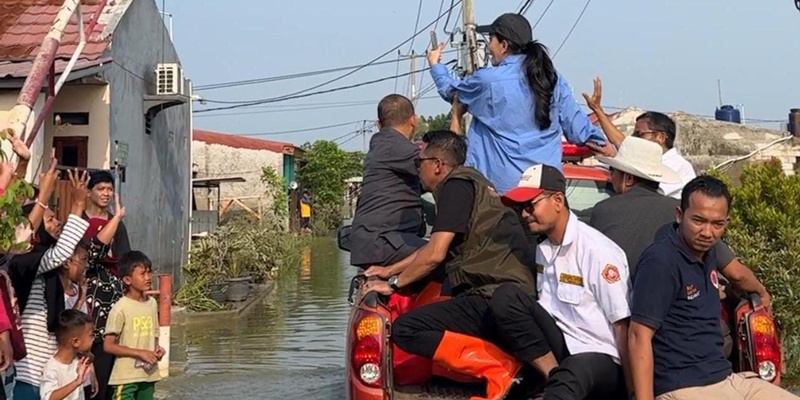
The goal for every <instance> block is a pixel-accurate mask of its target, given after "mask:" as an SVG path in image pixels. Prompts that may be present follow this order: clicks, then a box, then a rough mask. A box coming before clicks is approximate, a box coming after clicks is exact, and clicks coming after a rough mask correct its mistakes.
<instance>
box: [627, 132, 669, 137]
mask: <svg viewBox="0 0 800 400" xmlns="http://www.w3.org/2000/svg"><path fill="white" fill-rule="evenodd" d="M659 133H664V132H661V131H633V136H634V137H638V138H642V137H644V135H654V136H655V135H658V134H659Z"/></svg>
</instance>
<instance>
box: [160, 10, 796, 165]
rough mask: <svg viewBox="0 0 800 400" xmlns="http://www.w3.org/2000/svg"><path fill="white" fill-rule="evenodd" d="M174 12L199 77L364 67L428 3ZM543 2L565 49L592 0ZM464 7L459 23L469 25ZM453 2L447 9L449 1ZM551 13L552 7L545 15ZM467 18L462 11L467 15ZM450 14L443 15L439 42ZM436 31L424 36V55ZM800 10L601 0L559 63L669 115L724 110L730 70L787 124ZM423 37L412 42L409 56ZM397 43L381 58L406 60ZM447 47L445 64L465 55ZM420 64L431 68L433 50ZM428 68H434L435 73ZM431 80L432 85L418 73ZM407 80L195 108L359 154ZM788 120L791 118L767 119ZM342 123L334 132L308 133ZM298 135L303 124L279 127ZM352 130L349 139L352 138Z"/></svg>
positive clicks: (287, 83)
mask: <svg viewBox="0 0 800 400" xmlns="http://www.w3.org/2000/svg"><path fill="white" fill-rule="evenodd" d="M156 1H157V3H158V5H159V7H160V8H162V10H164V11H166V12H167V13H171V14H172V15H173V41H174V43H175V46H176V47H177V51H178V54H179V56H180V59H181V63H182V65H183V68H184V70H185V74H186V76H187V77H188V78H190V79H191V80H192V81H193V83H194V85H195V86H199V85H208V84H217V83H224V82H230V81H238V80H245V79H258V78H267V77H274V76H282V75H287V74H296V73H302V72H308V71H317V70H323V69H329V68H337V67H345V66H351V65H361V64H364V63H366V62H368V61H370V60H372V59H374V58H375V57H377V56H379V55H380V54H382V53H384V52H386V51H387V50H390V49H392V48H394V47H395V46H397V45H398V44H400V43H401V42H403V41H405V40H406V39H408V38H409V37H411V36H412V34H413V33H414V25H415V21H416V17H417V10H418V7H419V2H418V1H417V0H402V1H397V0H395V1H387V0H346V1H319V0H316V1H313V0H312V1H305V2H304V1H273V0H270V1H263V0H225V1H211V0H156ZM520 3H521V1H520V0H491V1H490V0H474V4H475V5H474V7H475V15H476V22H477V23H478V24H488V23H490V22H491V21H492V20H493V19H494V18H496V17H497V16H499V15H500V14H502V13H504V12H516V11H517V10H518V9H519V6H520ZM549 3H550V1H549V0H534V2H533V5H532V7H531V8H530V9H529V10H528V11H527V13H526V17H527V18H528V19H529V21H531V23H532V24H533V23H534V22H535V21H536V20H537V19H539V18H540V17H541V18H542V19H541V22H540V24H539V25H538V26H536V28H535V29H534V36H535V37H536V38H537V39H538V40H540V41H541V42H542V43H544V44H545V45H546V46H548V47H549V48H550V51H551V55H552V54H553V53H554V52H555V51H556V49H557V48H558V47H559V45H560V44H561V43H562V41H563V40H564V39H565V36H566V35H567V33H568V32H569V30H570V28H571V27H572V26H573V24H574V23H575V21H576V19H577V18H578V15H579V14H580V12H581V10H582V8H583V7H584V5H585V4H586V2H585V1H583V0H571V1H564V0H561V1H554V2H553V3H552V5H551V6H550V8H549V9H548V10H547V12H546V13H545V14H543V12H544V10H545V8H546V7H547V6H548V4H549ZM442 4H444V10H447V9H448V8H449V7H450V1H449V0H423V4H422V11H421V14H420V22H419V28H420V29H421V28H423V27H424V26H426V25H428V24H429V23H431V22H432V21H434V20H435V19H436V18H437V16H438V15H439V9H440V7H441V6H442ZM460 8H461V6H460V5H459V6H457V7H456V8H455V10H454V13H453V15H452V16H451V18H450V23H449V25H448V28H450V27H452V26H453V25H454V24H455V23H456V22H457V21H456V19H455V18H456V17H457V16H458V11H459V10H460ZM443 12H444V11H443ZM542 15H543V16H542ZM458 22H459V24H460V17H459V20H458ZM443 25H444V19H442V20H441V21H440V22H439V24H438V29H437V35H438V37H439V40H440V41H443V40H445V39H446V38H447V35H446V34H445V33H443V32H442V28H443ZM429 31H430V29H427V30H425V31H424V32H423V33H422V34H420V35H419V36H418V37H417V38H416V40H415V41H414V43H413V50H414V51H415V52H416V53H418V54H419V53H423V52H424V51H425V49H426V47H427V46H429V43H430V34H429V33H428V32H429ZM798 37H800V12H798V10H797V9H795V7H794V4H793V2H792V1H790V0H776V1H759V2H731V1H729V0H703V1H696V0H692V1H690V0H671V1H667V0H650V1H642V0H614V1H600V0H594V1H591V0H590V3H589V5H588V7H587V9H586V12H585V13H584V15H583V17H582V18H581V19H580V21H579V23H578V24H577V26H576V27H575V30H574V32H573V33H572V34H571V35H570V37H569V38H568V40H567V41H566V42H565V43H564V46H563V48H562V49H561V51H560V52H559V53H558V55H557V56H556V57H555V59H554V64H555V66H556V68H557V69H558V70H559V71H560V72H561V73H562V74H563V75H564V76H566V78H567V80H568V81H569V83H570V84H571V85H572V87H573V88H574V95H575V97H576V99H577V100H578V101H579V102H580V103H582V102H583V98H582V97H581V95H580V93H581V92H584V91H590V90H591V89H592V79H593V78H594V77H595V76H600V77H601V78H602V80H603V89H604V93H603V104H604V105H605V106H606V107H608V111H609V112H610V111H611V110H613V107H628V106H637V107H640V108H644V109H651V110H659V111H665V112H672V111H678V110H680V111H684V112H688V113H693V114H700V115H713V114H714V110H715V108H716V107H717V106H718V105H719V99H718V87H717V81H718V80H720V82H721V88H722V90H721V91H722V98H723V103H725V104H735V105H738V104H744V114H745V118H746V119H748V120H750V119H763V120H785V119H786V118H787V114H788V112H789V109H790V108H795V107H800V99H798V92H796V90H798V89H800V73H798V72H797V71H798V65H800V44H798V43H797V40H796V38H798ZM409 45H410V43H407V44H405V45H404V46H402V47H401V48H400V49H401V51H402V52H403V53H409V52H410V47H409ZM396 54H397V52H396V51H393V52H391V53H390V54H389V55H387V56H386V57H384V58H382V59H381V61H384V60H387V61H391V60H396V59H397V55H396ZM455 56H456V54H454V53H451V54H446V55H444V57H443V61H444V62H446V61H449V60H450V59H453V58H455ZM416 65H417V69H422V68H425V67H427V61H425V60H424V58H423V57H420V58H418V59H417V61H416ZM398 68H399V71H400V73H407V72H408V71H410V68H411V64H410V61H409V60H407V59H405V60H403V61H402V62H401V63H400V64H399V65H398V63H396V62H387V63H385V64H382V65H376V66H369V67H366V68H364V69H362V70H360V71H358V72H355V73H353V74H352V75H350V76H348V77H346V78H344V79H341V80H339V81H337V82H334V83H331V84H329V85H326V86H323V87H320V88H319V89H317V90H325V89H330V88H336V87H341V86H348V85H353V84H358V83H362V82H366V81H370V80H376V79H380V78H385V77H392V76H394V75H397V73H398ZM346 72H349V71H340V72H334V73H330V74H326V75H318V76H312V77H303V78H298V79H292V80H282V81H276V82H270V83H262V84H257V85H248V86H239V87H233V88H225V89H218V90H197V91H196V92H195V94H197V95H200V96H202V97H203V98H205V99H208V100H209V101H210V102H209V103H207V104H205V105H203V104H198V103H195V110H199V109H203V108H210V107H216V106H225V105H226V104H218V103H211V101H250V100H256V99H263V98H272V97H277V96H282V95H286V94H289V93H292V92H296V91H299V90H303V89H306V88H309V87H312V86H315V85H317V84H320V83H323V82H325V81H326V80H330V79H333V78H336V77H338V76H340V75H341V74H344V73H346ZM423 75H424V77H423ZM416 78H417V82H419V81H420V80H422V82H421V85H419V87H421V88H424V87H426V86H428V85H429V84H430V83H431V82H432V81H431V79H430V75H429V73H428V72H421V73H417V76H416ZM408 82H409V78H408V77H402V78H399V79H389V80H386V81H384V82H380V83H376V84H371V85H365V86H361V87H358V88H354V89H350V90H342V91H337V92H332V93H328V94H321V95H315V96H310V97H306V98H301V99H294V100H288V101H283V102H277V103H271V104H268V105H260V106H255V107H245V108H239V109H235V110H227V111H217V112H208V113H196V114H195V120H194V126H195V128H199V129H208V130H214V131H218V132H224V133H230V134H243V135H251V136H253V137H259V138H263V139H269V140H278V141H285V142H291V143H295V144H297V145H301V144H303V143H305V142H313V141H315V140H319V139H328V140H332V139H338V141H337V142H338V143H342V147H343V148H345V149H347V150H362V149H363V146H364V141H363V140H362V139H363V137H362V136H360V135H359V136H357V135H356V134H353V133H351V132H353V131H355V130H356V129H358V128H359V127H360V126H361V123H360V122H356V121H364V120H367V121H373V120H375V118H376V105H377V102H378V101H379V100H380V99H381V98H382V97H383V96H385V95H387V94H390V93H393V92H395V91H396V92H398V93H401V94H407V90H408ZM448 109H449V105H448V104H447V103H445V102H444V100H442V99H441V98H439V97H438V96H437V95H436V92H435V90H433V91H431V92H429V93H428V94H427V95H425V96H424V97H423V98H422V99H420V101H419V103H418V105H417V113H418V114H419V115H431V114H438V113H443V112H447V111H448ZM763 124H765V125H764V126H766V127H770V128H777V127H778V125H779V123H778V122H768V123H763ZM332 125H338V126H336V127H332V128H327V129H315V130H308V128H318V127H325V126H332ZM285 131H300V132H292V133H285V134H276V133H280V132H285ZM348 139H349V140H348Z"/></svg>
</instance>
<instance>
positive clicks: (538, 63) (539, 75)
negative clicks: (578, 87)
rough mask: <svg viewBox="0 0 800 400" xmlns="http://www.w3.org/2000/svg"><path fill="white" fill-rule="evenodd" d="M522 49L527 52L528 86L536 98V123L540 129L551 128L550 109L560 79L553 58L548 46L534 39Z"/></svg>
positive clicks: (526, 73)
mask: <svg viewBox="0 0 800 400" xmlns="http://www.w3.org/2000/svg"><path fill="white" fill-rule="evenodd" d="M521 50H522V53H524V54H525V62H524V68H525V77H526V78H528V86H530V88H531V91H532V92H533V97H534V99H535V100H536V102H535V104H534V105H535V110H536V124H537V125H539V129H547V128H550V124H551V123H552V122H553V121H551V120H550V109H551V108H552V106H553V91H554V90H555V87H556V82H557V81H558V76H557V75H556V69H555V67H554V66H553V60H551V59H550V55H549V54H547V47H545V45H543V44H541V43H539V42H538V41H536V40H534V41H532V42H530V43H528V44H527V45H525V47H524V48H523V49H521Z"/></svg>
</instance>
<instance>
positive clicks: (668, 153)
mask: <svg viewBox="0 0 800 400" xmlns="http://www.w3.org/2000/svg"><path fill="white" fill-rule="evenodd" d="M680 156H681V153H679V152H678V148H677V147H673V148H671V149H669V150H667V151H665V152H664V154H662V155H661V159H662V160H664V159H667V158H674V157H680Z"/></svg>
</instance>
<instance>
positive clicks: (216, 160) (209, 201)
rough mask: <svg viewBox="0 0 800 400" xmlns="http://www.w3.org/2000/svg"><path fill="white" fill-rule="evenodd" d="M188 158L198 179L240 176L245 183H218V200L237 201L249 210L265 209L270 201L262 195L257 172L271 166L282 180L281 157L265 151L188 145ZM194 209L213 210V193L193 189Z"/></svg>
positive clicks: (259, 172) (215, 198) (262, 187)
mask: <svg viewBox="0 0 800 400" xmlns="http://www.w3.org/2000/svg"><path fill="white" fill-rule="evenodd" d="M192 158H193V162H194V163H195V164H197V166H198V167H197V168H198V173H197V177H198V178H224V177H235V176H241V177H242V178H244V179H245V180H246V181H247V182H244V183H222V184H221V186H220V192H221V193H220V196H221V198H222V201H223V202H224V201H225V200H226V199H233V198H237V199H241V201H242V202H243V203H245V204H246V205H248V206H249V207H259V205H260V206H261V207H269V205H270V204H272V199H271V198H269V197H268V196H266V195H265V191H266V186H264V184H263V183H261V168H262V167H266V166H272V167H273V168H275V170H276V171H277V172H278V174H279V175H280V176H283V153H275V152H271V151H267V150H251V149H238V148H233V147H228V146H223V145H220V144H208V143H205V142H201V141H197V140H195V141H194V142H192ZM194 194H195V198H196V200H197V208H198V209H201V210H208V209H216V207H217V205H216V200H217V195H216V191H211V192H210V197H209V191H208V190H206V189H195V190H194Z"/></svg>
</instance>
